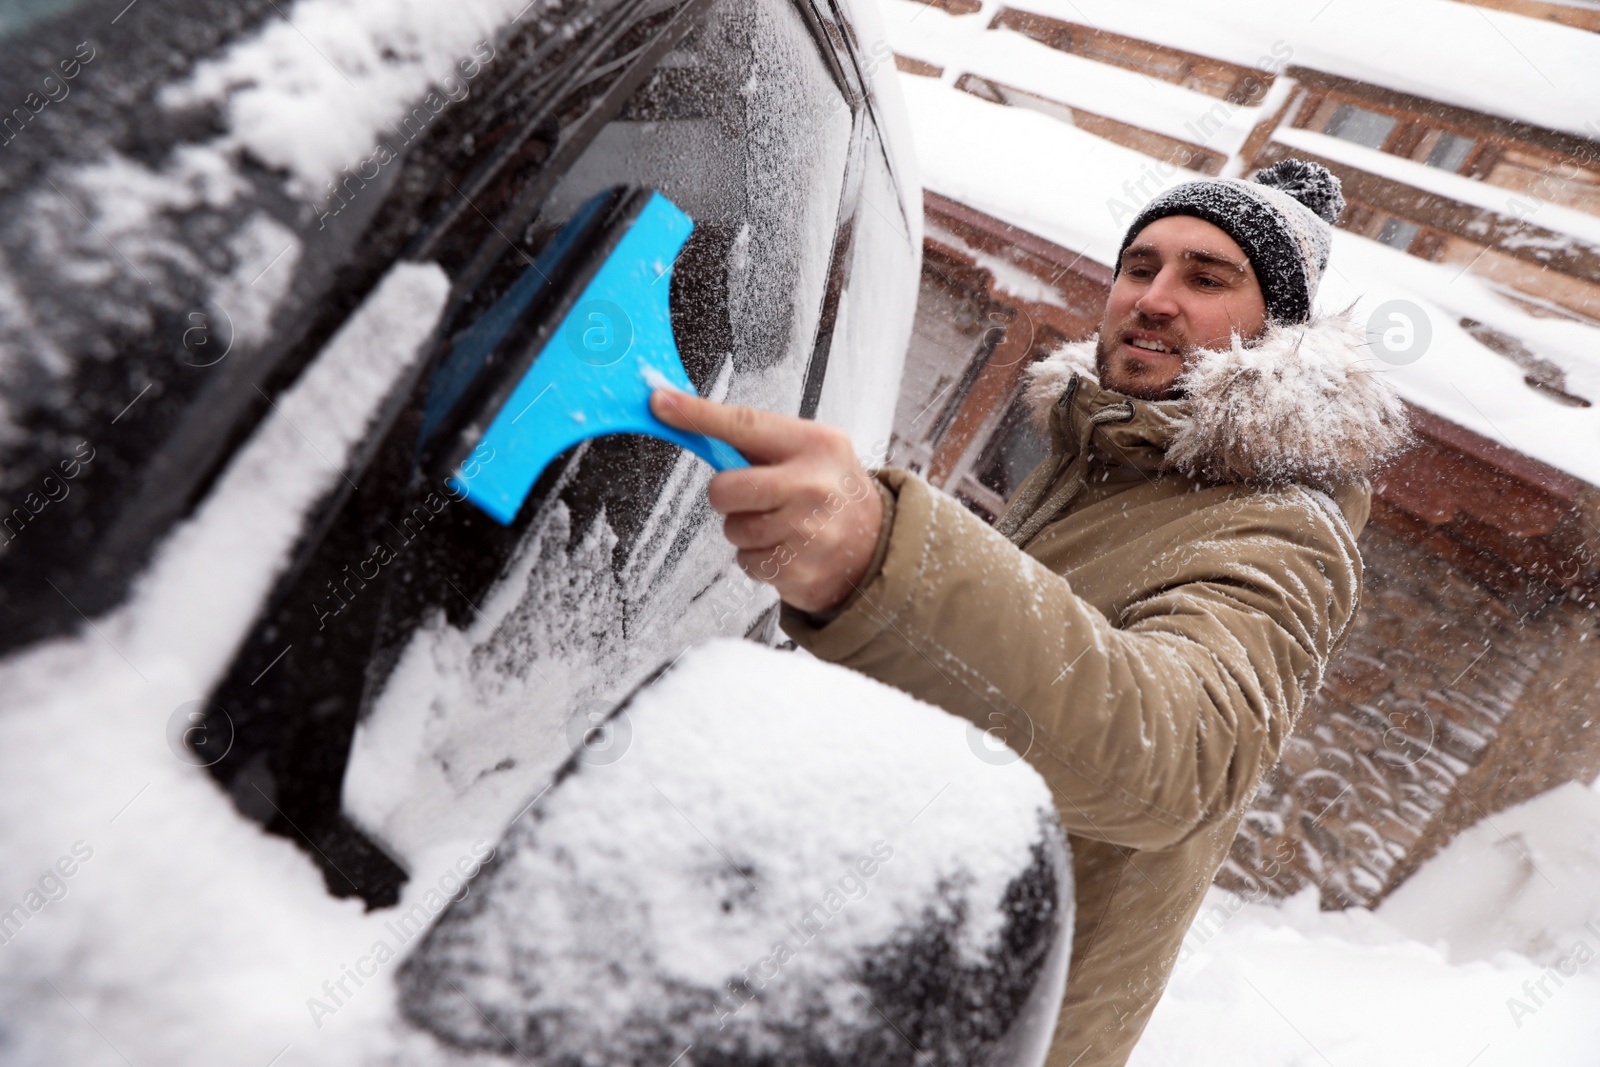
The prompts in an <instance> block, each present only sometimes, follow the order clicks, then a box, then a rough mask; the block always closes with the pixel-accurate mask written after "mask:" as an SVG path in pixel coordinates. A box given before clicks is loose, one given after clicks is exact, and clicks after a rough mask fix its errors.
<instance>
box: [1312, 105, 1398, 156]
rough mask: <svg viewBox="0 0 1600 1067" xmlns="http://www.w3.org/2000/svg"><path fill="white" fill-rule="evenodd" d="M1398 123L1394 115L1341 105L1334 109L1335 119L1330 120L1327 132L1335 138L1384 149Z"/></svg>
mask: <svg viewBox="0 0 1600 1067" xmlns="http://www.w3.org/2000/svg"><path fill="white" fill-rule="evenodd" d="M1397 121H1398V120H1397V119H1395V117H1394V116H1392V115H1383V114H1380V113H1378V112H1376V111H1368V110H1367V109H1366V108H1364V107H1355V106H1354V105H1352V104H1340V105H1339V106H1338V107H1337V108H1335V109H1334V112H1333V118H1331V119H1329V120H1328V129H1327V132H1328V134H1329V135H1331V136H1333V137H1338V138H1341V139H1343V140H1346V141H1354V142H1355V143H1356V144H1362V145H1366V146H1367V147H1368V148H1382V147H1383V142H1384V141H1387V140H1388V139H1389V134H1390V132H1391V131H1393V130H1394V127H1395V123H1396V122H1397Z"/></svg>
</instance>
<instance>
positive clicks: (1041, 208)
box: [902, 9, 1600, 484]
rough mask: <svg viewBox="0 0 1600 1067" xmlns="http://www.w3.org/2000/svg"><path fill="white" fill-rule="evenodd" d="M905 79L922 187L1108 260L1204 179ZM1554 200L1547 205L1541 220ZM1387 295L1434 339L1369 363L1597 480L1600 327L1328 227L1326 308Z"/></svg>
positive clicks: (1415, 395)
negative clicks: (1517, 345) (1502, 342)
mask: <svg viewBox="0 0 1600 1067" xmlns="http://www.w3.org/2000/svg"><path fill="white" fill-rule="evenodd" d="M1330 10H1331V9H1330ZM930 17H931V13H930ZM902 82H903V92H904V94H905V97H906V100H907V104H908V107H909V109H910V112H911V119H912V130H913V134H914V135H915V137H916V139H917V150H918V153H919V156H920V158H921V160H922V167H923V174H924V181H925V182H926V183H927V186H928V188H929V189H931V190H933V191H935V192H937V193H940V194H942V195H944V196H947V197H950V198H951V199H953V200H957V201H959V202H961V203H964V204H968V205H971V206H972V207H974V208H977V209H978V210H980V211H983V212H986V213H987V214H989V215H992V216H994V217H995V218H998V219H1000V220H1001V221H1004V222H1009V223H1012V224H1014V225H1017V226H1020V227H1022V228H1023V229H1026V230H1028V231H1030V232H1032V233H1035V234H1038V235H1039V236H1041V237H1044V238H1046V239H1048V240H1050V241H1054V242H1055V243H1057V244H1059V245H1062V246H1063V247H1065V248H1069V249H1072V250H1074V251H1076V252H1082V253H1084V255H1085V256H1087V257H1088V258H1089V259H1092V260H1095V261H1097V262H1100V263H1103V264H1105V265H1107V266H1110V265H1111V263H1112V261H1113V259H1114V258H1115V255H1116V249H1117V247H1118V245H1119V244H1120V243H1121V240H1122V235H1123V231H1124V229H1125V228H1126V226H1127V224H1128V223H1129V222H1131V221H1132V219H1133V217H1134V216H1135V215H1136V214H1137V213H1138V210H1139V209H1140V208H1141V207H1143V206H1144V204H1146V203H1148V202H1149V201H1150V200H1151V199H1152V198H1154V197H1155V196H1157V195H1159V193H1160V192H1161V191H1162V190H1164V189H1167V188H1169V187H1171V186H1173V185H1176V184H1179V183H1181V182H1184V181H1191V180H1195V179H1198V178H1203V177H1204V175H1201V174H1197V173H1195V172H1193V171H1188V170H1184V169H1183V168H1180V167H1176V166H1173V165H1171V164H1167V163H1162V162H1159V161H1157V160H1154V159H1151V158H1150V157H1148V156H1145V155H1143V154H1141V153H1139V152H1135V151H1133V150H1132V149H1128V148H1123V147H1122V146H1120V145H1116V144H1112V143H1111V142H1110V141H1106V140H1103V139H1101V138H1099V137H1095V136H1093V135H1091V134H1088V133H1085V132H1084V131H1082V130H1078V129H1075V128H1073V127H1070V126H1067V125H1065V124H1064V123H1061V122H1059V121H1057V120H1055V119H1053V118H1050V117H1049V116H1046V115H1043V114H1040V113H1038V112H1035V111H1030V110H1026V109H1023V108H1018V107H1005V106H1001V105H997V104H991V103H988V102H987V101H984V100H980V99H979V98H977V97H975V96H972V95H971V94H969V93H964V92H959V91H956V90H954V89H952V88H949V87H947V86H945V85H943V84H940V83H939V82H937V81H935V80H933V79H929V78H918V77H909V76H908V77H903V78H902ZM1462 180H1463V181H1466V180H1467V179H1462ZM1553 210H1554V205H1549V206H1547V207H1545V208H1544V209H1542V210H1541V212H1540V213H1539V214H1538V215H1536V216H1534V218H1535V221H1537V220H1539V219H1541V218H1542V217H1543V212H1544V211H1553ZM1554 217H1555V216H1554V215H1552V218H1554ZM1391 300H1405V301H1409V302H1410V303H1411V304H1413V305H1414V306H1415V308H1416V311H1415V312H1414V313H1410V317H1412V318H1413V319H1415V320H1416V321H1417V322H1418V323H1421V322H1424V321H1425V322H1426V327H1427V330H1428V332H1429V334H1430V339H1429V340H1428V341H1427V344H1426V347H1425V348H1423V349H1422V350H1421V353H1420V356H1419V357H1418V358H1416V359H1415V360H1413V361H1411V362H1405V363H1402V362H1398V361H1395V362H1391V361H1385V360H1381V359H1377V358H1375V359H1374V362H1373V365H1372V369H1373V370H1374V372H1376V373H1383V374H1387V375H1389V376H1390V378H1391V379H1392V380H1393V382H1394V384H1395V387H1396V388H1397V389H1398V390H1399V391H1400V393H1401V395H1402V396H1403V397H1405V399H1407V400H1409V401H1411V402H1412V403H1415V404H1418V405H1419V406H1421V407H1424V408H1427V409H1428V410H1430V411H1434V412H1436V413H1438V414H1440V415H1442V416H1444V417H1445V418H1447V419H1449V420H1451V421H1452V422H1455V423H1457V424H1459V425H1461V426H1465V427H1466V428H1468V429H1470V430H1473V431H1474V432H1476V433H1478V434H1480V435H1482V436H1483V437H1486V438H1488V439H1490V440H1493V441H1497V442H1500V443H1501V444H1504V445H1506V446H1507V447H1509V448H1511V449H1513V450H1515V451H1518V452H1521V453H1524V454H1525V455H1529V456H1532V457H1533V458H1535V459H1538V460H1541V461H1543V462H1545V463H1547V464H1549V465H1550V466H1552V467H1555V468H1556V469H1558V470H1563V471H1566V472H1567V473H1569V474H1572V475H1573V476H1575V477H1577V478H1581V479H1583V480H1584V481H1587V482H1589V483H1591V484H1600V450H1596V449H1594V448H1585V447H1575V444H1574V443H1575V442H1583V441H1589V442H1593V441H1595V440H1597V439H1600V329H1596V328H1595V327H1592V326H1588V325H1585V324H1583V323H1578V322H1572V321H1568V320H1563V319H1555V318H1539V317H1535V316H1533V315H1531V314H1529V313H1528V312H1527V311H1525V310H1523V309H1522V308H1521V307H1518V306H1517V305H1515V304H1513V303H1512V302H1511V301H1510V300H1509V299H1507V297H1506V296H1505V295H1504V294H1503V293H1502V292H1501V291H1499V290H1498V289H1496V288H1495V287H1493V286H1492V285H1490V284H1489V283H1487V282H1486V281H1484V280H1483V279H1481V278H1479V277H1476V276H1474V275H1472V274H1469V273H1468V272H1467V271H1466V270H1464V269H1463V265H1458V264H1447V263H1430V262H1427V261H1425V260H1421V259H1418V258H1416V257H1414V256H1410V255H1407V254H1405V253H1403V252H1400V251H1398V250H1396V249H1392V248H1389V247H1387V246H1385V245H1381V244H1379V243H1378V242H1376V241H1372V240H1368V239H1366V238H1363V237H1358V236H1356V235H1354V234H1351V233H1350V232H1348V231H1345V230H1335V231H1334V236H1333V254H1332V257H1331V258H1330V260H1329V265H1328V270H1327V273H1326V274H1325V275H1324V277H1323V282H1322V288H1321V292H1320V296H1319V300H1318V304H1319V305H1320V307H1321V308H1323V309H1325V310H1329V309H1342V308H1344V307H1346V306H1349V305H1351V304H1352V303H1354V304H1355V305H1356V315H1357V316H1358V318H1359V319H1360V320H1361V321H1362V322H1365V323H1367V324H1368V327H1369V330H1372V329H1376V330H1377V331H1378V332H1379V333H1381V332H1382V331H1383V329H1384V328H1385V327H1386V326H1388V325H1389V323H1390V321H1391V320H1389V319H1388V315H1387V312H1385V313H1384V314H1383V315H1382V316H1379V314H1378V313H1379V310H1380V309H1381V308H1382V307H1383V305H1385V304H1386V303H1388V302H1389V301H1391ZM1462 318H1470V319H1473V320H1476V321H1478V322H1482V323H1484V324H1486V325H1488V326H1490V327H1493V328H1494V329H1497V330H1500V331H1502V332H1504V333H1508V334H1510V335H1512V336H1513V337H1517V338H1519V339H1521V340H1522V341H1523V342H1524V343H1526V344H1527V345H1528V347H1529V348H1530V349H1532V350H1533V351H1534V352H1535V353H1536V354H1537V355H1539V356H1541V357H1543V358H1545V359H1547V360H1549V361H1550V362H1552V363H1555V364H1556V365H1557V366H1559V367H1561V368H1562V370H1563V371H1564V372H1565V373H1566V375H1567V383H1568V389H1569V390H1570V391H1572V392H1575V393H1576V394H1577V395H1579V396H1583V397H1584V398H1586V399H1589V400H1591V401H1592V402H1594V403H1595V404H1596V406H1594V407H1589V408H1578V407H1572V406H1569V405H1566V404H1563V403H1561V402H1559V401H1557V400H1555V399H1553V398H1551V397H1549V396H1547V395H1545V394H1544V393H1542V392H1540V391H1537V390H1534V389H1532V388H1531V387H1529V386H1528V385H1526V384H1525V383H1524V381H1523V377H1524V375H1525V373H1526V372H1525V371H1524V370H1523V369H1522V368H1521V367H1519V366H1517V364H1515V363H1513V362H1512V361H1511V360H1509V359H1508V358H1506V357H1505V356H1502V355H1501V354H1499V353H1497V352H1495V351H1494V350H1492V349H1490V348H1488V347H1487V346H1485V345H1483V344H1482V343H1481V342H1479V341H1478V340H1476V339H1475V338H1473V337H1472V336H1471V335H1469V334H1468V333H1467V332H1466V330H1465V329H1464V328H1463V327H1462V326H1461V325H1460V320H1461V319H1462ZM1418 336H1420V331H1419V333H1418Z"/></svg>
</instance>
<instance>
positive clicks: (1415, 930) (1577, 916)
mask: <svg viewBox="0 0 1600 1067" xmlns="http://www.w3.org/2000/svg"><path fill="white" fill-rule="evenodd" d="M1378 915H1379V916H1380V917H1382V918H1383V919H1384V920H1386V921H1387V922H1390V923H1392V924H1393V925H1394V926H1396V927H1398V928H1399V929H1401V930H1404V931H1405V932H1406V933H1407V934H1409V935H1410V936H1411V937H1414V938H1416V939H1417V940H1418V941H1422V942H1425V943H1428V944H1433V943H1436V942H1443V943H1444V946H1445V948H1446V949H1447V951H1448V952H1449V955H1450V958H1451V960H1453V961H1455V962H1458V963H1459V962H1462V961H1466V960H1491V961H1492V960H1494V959H1496V958H1497V956H1498V955H1499V954H1501V953H1505V952H1514V953H1519V954H1521V955H1523V956H1526V957H1528V958H1529V959H1532V960H1535V961H1536V962H1539V963H1543V964H1546V965H1550V966H1559V965H1560V964H1561V963H1562V962H1563V961H1566V960H1568V959H1569V958H1571V957H1573V956H1574V955H1587V956H1588V958H1589V959H1596V958H1600V794H1597V793H1596V792H1595V790H1593V789H1585V788H1584V787H1583V786H1581V785H1579V784H1578V783H1576V782H1568V783H1567V784H1565V785H1562V786H1558V787H1556V788H1555V789H1552V790H1550V791H1549V792H1548V793H1545V794H1543V795H1542V796H1539V797H1536V798H1534V799H1533V800H1530V801H1528V802H1527V803H1525V804H1519V805H1517V806H1516V807H1514V808H1510V809H1508V810H1506V811H1502V812H1499V813H1498V814H1496V815H1493V816H1491V817H1490V818H1488V819H1485V820H1484V821H1483V822H1481V823H1479V824H1478V825H1477V826H1474V827H1472V828H1471V829H1470V830H1467V831H1465V832H1463V833H1462V834H1460V835H1459V836H1457V837H1456V838H1455V840H1453V841H1451V842H1450V844H1449V845H1447V846H1446V847H1445V848H1444V850H1443V851H1441V852H1440V853H1439V855H1437V856H1435V857H1434V858H1433V859H1432V860H1430V861H1429V862H1428V864H1427V865H1426V866H1425V867H1424V868H1423V869H1422V870H1421V871H1419V872H1418V873H1416V874H1414V875H1412V877H1411V878H1409V879H1408V880H1407V881H1406V882H1405V884H1404V885H1402V886H1400V888H1399V889H1397V890H1395V891H1394V893H1393V894H1391V895H1390V896H1389V897H1388V899H1386V900H1385V901H1384V902H1383V904H1382V905H1381V906H1380V907H1379V908H1378ZM1580 944H1585V945H1587V947H1588V951H1587V953H1577V952H1575V950H1576V948H1577V946H1578V945H1580ZM1593 977H1596V978H1600V968H1597V969H1596V971H1595V972H1594V975H1593Z"/></svg>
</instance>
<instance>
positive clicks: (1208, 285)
mask: <svg viewBox="0 0 1600 1067" xmlns="http://www.w3.org/2000/svg"><path fill="white" fill-rule="evenodd" d="M1195 284H1196V285H1198V286H1200V287H1201V288H1202V289H1225V288H1227V283H1225V282H1223V281H1222V280H1221V279H1220V278H1213V277H1211V276H1210V275H1209V274H1202V275H1200V276H1199V277H1197V278H1195Z"/></svg>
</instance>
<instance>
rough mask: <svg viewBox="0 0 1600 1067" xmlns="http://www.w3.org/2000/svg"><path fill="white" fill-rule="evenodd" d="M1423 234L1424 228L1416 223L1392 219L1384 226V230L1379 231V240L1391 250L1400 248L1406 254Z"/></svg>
mask: <svg viewBox="0 0 1600 1067" xmlns="http://www.w3.org/2000/svg"><path fill="white" fill-rule="evenodd" d="M1421 232H1422V227H1420V226H1418V225H1417V224H1416V223H1414V222H1407V221H1405V220H1404V219H1396V218H1391V219H1390V220H1389V221H1388V222H1385V223H1384V224H1383V229H1381V230H1379V231H1378V240H1379V241H1381V242H1383V243H1384V244H1386V245H1388V246H1389V247H1390V248H1398V249H1399V250H1400V251H1402V252H1404V251H1405V250H1406V249H1408V248H1410V247H1411V242H1412V241H1413V240H1415V239H1416V236H1417V234H1419V233H1421Z"/></svg>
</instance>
